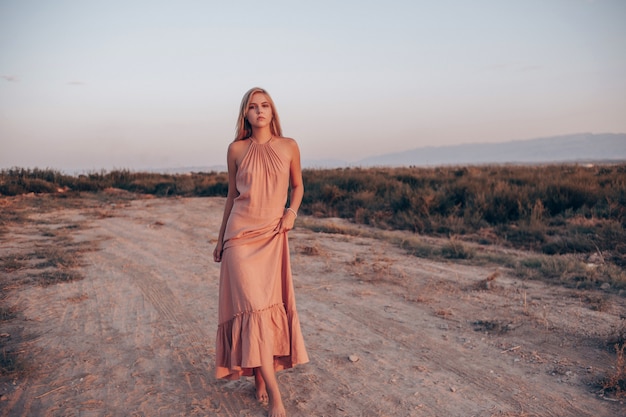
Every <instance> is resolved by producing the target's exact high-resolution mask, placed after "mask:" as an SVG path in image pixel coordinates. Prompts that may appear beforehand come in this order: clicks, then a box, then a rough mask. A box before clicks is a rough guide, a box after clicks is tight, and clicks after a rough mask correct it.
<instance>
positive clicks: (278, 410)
mask: <svg viewBox="0 0 626 417" xmlns="http://www.w3.org/2000/svg"><path fill="white" fill-rule="evenodd" d="M267 417H287V413H286V411H285V406H284V405H283V402H282V400H281V399H280V398H278V401H270V410H269V412H268V413H267Z"/></svg>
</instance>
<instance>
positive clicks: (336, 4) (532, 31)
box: [0, 0, 626, 170]
mask: <svg viewBox="0 0 626 417" xmlns="http://www.w3.org/2000/svg"><path fill="white" fill-rule="evenodd" d="M624 22H626V1H623V0H595V1H591V0H508V1H507V0H475V1H466V0H437V1H435V0H432V1H425V0H412V1H399V0H387V1H366V0H360V1H352V0H349V1H348V0H347V1H340V0H334V1H327V0H320V1H316V2H298V1H272V0H266V1H263V2H258V1H257V2H254V1H247V0H237V1H233V2H226V1H223V0H220V1H208V0H206V1H201V0H195V1H192V0H180V1H158V0H106V1H100V0H98V1H96V0H54V1H49V0H0V76H1V77H2V78H0V168H7V167H12V166H20V167H40V168H46V167H49V168H55V169H60V170H77V169H78V170H80V169H84V170H99V169H107V170H109V169H114V168H130V169H146V168H168V167H183V166H211V165H220V164H224V161H225V154H226V147H227V146H228V143H230V142H231V141H232V138H233V134H234V124H235V119H236V117H237V111H238V106H239V102H240V100H241V97H242V95H243V93H244V92H245V91H246V90H248V89H249V88H250V87H253V86H257V85H258V86H261V87H264V88H266V89H268V91H269V92H270V93H271V94H272V96H273V98H274V100H275V101H276V104H277V107H278V111H279V114H280V117H281V120H282V124H283V130H284V133H285V135H286V136H291V137H294V138H295V139H296V140H297V141H298V142H299V144H300V148H301V151H302V156H303V159H305V160H315V159H325V158H334V159H340V160H345V161H348V162H353V161H356V160H358V159H361V158H364V157H368V156H373V155H377V154H383V153H389V152H398V151H402V150H407V149H413V148H417V147H422V146H440V145H452V144H460V143H469V142H505V141H510V140H516V139H530V138H536V137H546V136H553V135H560V134H569V133H577V132H592V133H604V132H614V133H617V132H620V133H622V132H626V24H625V23H624Z"/></svg>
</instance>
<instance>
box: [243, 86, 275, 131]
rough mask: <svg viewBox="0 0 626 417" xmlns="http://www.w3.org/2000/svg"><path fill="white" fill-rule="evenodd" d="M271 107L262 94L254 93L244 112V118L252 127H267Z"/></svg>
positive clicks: (271, 115)
mask: <svg viewBox="0 0 626 417" xmlns="http://www.w3.org/2000/svg"><path fill="white" fill-rule="evenodd" d="M272 117H273V114H272V105H271V104H270V101H269V100H268V99H267V96H266V95H265V94H263V93H254V94H253V95H252V99H250V104H249V105H248V109H247V110H246V118H247V119H248V122H249V123H250V126H252V127H265V126H269V124H270V123H271V122H272Z"/></svg>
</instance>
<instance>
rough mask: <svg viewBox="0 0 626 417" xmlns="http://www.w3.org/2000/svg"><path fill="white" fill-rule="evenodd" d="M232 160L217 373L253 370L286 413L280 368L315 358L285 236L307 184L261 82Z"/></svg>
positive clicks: (274, 408)
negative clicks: (309, 351) (307, 340)
mask: <svg viewBox="0 0 626 417" xmlns="http://www.w3.org/2000/svg"><path fill="white" fill-rule="evenodd" d="M227 161H228V195H227V197H226V204H225V208H224V217H223V219H222V226H221V227H220V232H219V236H218V239H217V246H216V247H215V250H214V251H213V258H214V260H215V262H222V265H221V270H220V291H219V317H218V320H219V325H218V330H217V347H216V376H217V378H228V379H238V378H240V377H241V376H242V375H244V376H252V375H254V376H255V386H256V395H257V398H258V400H259V401H261V402H266V401H269V416H270V417H282V416H285V408H284V406H283V402H282V399H281V396H280V391H279V388H278V383H277V381H276V374H275V372H276V371H277V370H281V369H286V368H291V367H293V366H294V365H297V364H301V363H306V362H308V360H309V359H308V356H307V353H306V349H305V347H304V340H303V338H302V333H301V331H300V321H299V319H298V313H297V311H296V303H295V298H294V291H293V283H292V277H291V265H290V262H289V246H288V242H287V232H288V231H289V230H291V229H292V228H293V225H294V222H295V220H296V217H297V213H298V208H299V207H300V203H301V202H302V196H303V194H304V186H303V184H302V172H301V167H300V151H299V149H298V145H297V144H296V142H295V141H294V140H293V139H289V138H284V137H282V129H281V127H280V120H279V118H278V114H277V113H276V108H275V106H274V102H273V101H272V99H271V97H270V95H269V94H268V93H267V91H265V90H263V89H261V88H258V87H257V88H253V89H251V90H249V91H248V92H247V93H246V94H245V95H244V97H243V99H242V101H241V108H240V111H239V118H238V120H237V132H236V137H235V141H234V142H233V143H231V144H230V146H229V147H228V154H227ZM289 188H291V194H290V195H289V206H288V207H287V208H285V205H286V203H287V194H288V190H289Z"/></svg>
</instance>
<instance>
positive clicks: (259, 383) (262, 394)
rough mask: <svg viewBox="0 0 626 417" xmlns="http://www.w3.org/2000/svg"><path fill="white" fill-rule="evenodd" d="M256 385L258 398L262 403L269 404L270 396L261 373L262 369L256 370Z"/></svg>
mask: <svg viewBox="0 0 626 417" xmlns="http://www.w3.org/2000/svg"><path fill="white" fill-rule="evenodd" d="M254 387H255V388H256V399H257V400H258V401H259V402H260V403H261V404H267V402H268V401H269V396H268V395H267V388H266V387H265V380H264V379H263V375H261V371H260V370H258V369H255V371H254Z"/></svg>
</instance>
